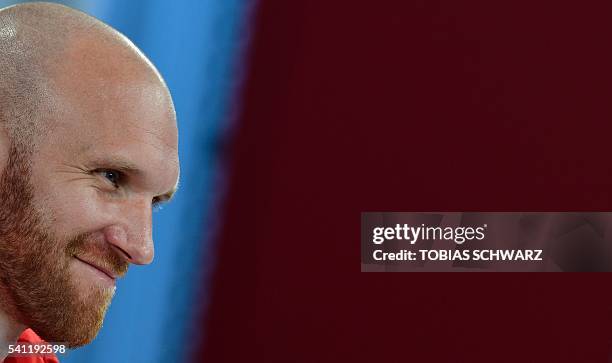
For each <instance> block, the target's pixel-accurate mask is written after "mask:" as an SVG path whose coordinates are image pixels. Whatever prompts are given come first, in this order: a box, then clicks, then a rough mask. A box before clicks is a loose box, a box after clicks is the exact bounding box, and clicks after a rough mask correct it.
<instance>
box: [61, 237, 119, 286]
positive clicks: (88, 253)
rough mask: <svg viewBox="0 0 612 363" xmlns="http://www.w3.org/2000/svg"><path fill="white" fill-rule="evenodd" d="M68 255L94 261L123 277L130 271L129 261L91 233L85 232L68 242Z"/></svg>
mask: <svg viewBox="0 0 612 363" xmlns="http://www.w3.org/2000/svg"><path fill="white" fill-rule="evenodd" d="M66 254H67V255H68V257H74V256H77V257H79V258H80V259H82V260H85V261H88V262H90V263H93V264H95V265H97V266H99V267H102V268H104V269H106V270H108V271H111V272H113V273H114V274H115V276H117V277H118V278H121V277H123V276H125V274H126V273H127V271H128V268H129V263H128V262H127V261H125V259H123V258H122V257H121V256H119V254H117V252H115V251H114V250H113V249H112V248H111V247H110V246H109V245H108V244H107V243H104V242H100V241H97V240H96V239H95V238H93V236H92V235H91V234H90V233H83V234H80V235H78V236H76V237H75V238H73V239H71V240H70V242H68V247H67V248H66Z"/></svg>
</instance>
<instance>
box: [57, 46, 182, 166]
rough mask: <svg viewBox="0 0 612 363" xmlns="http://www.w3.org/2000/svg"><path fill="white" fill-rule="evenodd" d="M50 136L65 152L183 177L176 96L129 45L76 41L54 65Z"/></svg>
mask: <svg viewBox="0 0 612 363" xmlns="http://www.w3.org/2000/svg"><path fill="white" fill-rule="evenodd" d="M51 84H52V89H53V93H54V97H53V98H54V106H53V109H54V112H52V114H51V115H49V116H48V117H49V118H50V120H47V121H48V123H49V124H50V125H51V126H50V129H51V130H52V131H51V132H50V133H49V137H50V138H51V139H53V140H54V141H55V142H57V143H60V145H62V149H63V152H64V153H68V152H69V153H71V155H78V156H81V157H84V158H85V157H87V158H94V159H101V158H104V157H111V156H112V157H113V158H114V159H123V160H126V161H129V162H130V163H132V164H135V165H137V166H139V168H140V169H142V170H147V169H148V170H151V171H156V172H158V171H159V170H167V171H168V173H169V174H178V153H177V143H178V140H177V139H178V133H177V128H176V119H175V114H174V107H173V105H172V100H171V98H170V95H169V93H168V91H167V89H166V87H165V85H164V84H163V81H162V80H161V78H160V77H159V75H158V74H157V72H156V71H155V70H154V69H153V68H152V67H151V66H150V64H149V63H148V61H146V59H144V58H142V57H140V56H139V54H138V53H136V52H135V51H134V49H132V48H130V47H128V46H126V45H125V44H123V45H122V44H119V45H117V44H116V42H115V43H113V44H109V43H107V42H106V41H105V40H104V39H103V40H101V41H97V42H96V41H95V39H87V38H84V39H75V40H74V41H71V42H70V43H69V45H68V46H67V48H66V51H65V52H64V53H63V54H62V56H61V58H60V59H59V60H58V62H57V64H55V65H54V66H53V72H52V76H51Z"/></svg>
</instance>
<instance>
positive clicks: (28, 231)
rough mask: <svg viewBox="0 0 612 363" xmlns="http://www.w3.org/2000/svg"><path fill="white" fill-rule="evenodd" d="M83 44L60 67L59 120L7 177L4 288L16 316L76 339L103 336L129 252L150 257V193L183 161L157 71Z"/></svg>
mask: <svg viewBox="0 0 612 363" xmlns="http://www.w3.org/2000/svg"><path fill="white" fill-rule="evenodd" d="M82 45H83V44H79V43H78V42H76V43H75V44H74V47H73V49H69V50H67V52H66V54H67V56H66V59H65V62H64V64H65V67H66V68H67V69H69V70H70V72H67V73H66V72H62V69H58V71H57V72H56V76H55V78H54V87H55V89H56V90H57V102H56V107H55V110H54V112H53V113H51V114H49V115H46V116H45V117H48V118H49V124H50V125H53V126H52V127H51V129H50V130H49V132H48V133H47V134H46V135H44V136H43V137H42V138H41V139H40V141H41V142H40V144H39V145H38V146H37V148H36V149H35V150H34V151H33V152H31V153H30V152H29V151H28V150H27V149H26V150H23V148H21V149H20V148H13V149H12V150H11V152H10V157H9V160H8V162H7V166H6V167H5V169H4V172H3V177H2V179H0V188H1V189H0V203H2V205H3V208H4V210H2V211H0V276H1V277H0V279H1V280H0V281H1V284H2V289H0V291H4V294H5V295H8V296H5V299H9V301H10V302H11V304H12V305H13V306H14V315H16V316H15V318H16V319H17V320H18V321H20V322H22V323H23V324H25V325H27V326H29V327H32V328H33V329H34V330H35V331H36V332H37V333H38V334H39V335H41V336H42V337H43V338H44V339H45V340H47V341H55V342H65V343H67V344H68V345H70V346H80V345H83V344H86V343H88V342H90V341H91V340H92V339H93V338H94V337H95V335H96V334H97V332H98V330H99V329H100V327H101V324H102V320H103V318H104V314H105V311H106V309H107V307H108V304H109V303H110V299H111V298H112V296H113V293H114V290H115V278H117V277H121V276H123V275H124V274H125V273H126V271H127V267H128V264H129V263H134V264H148V263H150V262H151V261H152V259H153V241H152V237H151V213H152V204H153V203H155V202H157V201H163V200H165V199H168V198H169V197H170V196H171V194H172V192H173V190H174V189H175V187H176V183H177V180H178V172H179V171H178V155H177V130H176V124H175V120H174V113H173V108H172V104H171V101H170V99H169V96H168V94H167V93H166V91H165V90H164V88H163V87H162V86H161V84H160V83H159V80H158V79H156V78H155V77H151V74H150V72H149V73H147V72H144V71H142V69H139V68H138V66H137V65H134V64H132V63H129V59H122V55H121V53H119V54H116V53H115V54H114V57H109V54H104V52H106V51H107V50H105V49H104V48H103V47H100V48H99V49H98V51H99V52H100V53H101V54H95V52H92V51H91V50H89V51H88V52H86V53H85V54H87V57H91V59H85V61H84V60H83V58H84V56H83V53H82V52H80V48H79V47H80V46H82ZM74 74H78V75H79V77H77V78H74V77H73V76H72V75H74Z"/></svg>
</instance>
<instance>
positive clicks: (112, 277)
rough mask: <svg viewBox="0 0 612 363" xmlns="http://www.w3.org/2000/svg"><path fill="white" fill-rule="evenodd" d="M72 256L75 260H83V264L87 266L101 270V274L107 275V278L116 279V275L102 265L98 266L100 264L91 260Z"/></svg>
mask: <svg viewBox="0 0 612 363" xmlns="http://www.w3.org/2000/svg"><path fill="white" fill-rule="evenodd" d="M73 257H74V258H76V259H77V260H79V261H81V262H83V263H84V264H86V265H89V266H91V267H93V268H95V269H96V270H98V271H100V272H102V273H103V274H105V275H106V276H108V278H109V279H111V280H113V281H114V280H116V279H117V276H116V275H115V274H114V273H112V272H111V271H109V270H107V269H105V268H103V267H100V266H98V265H96V264H93V263H91V262H88V261H85V260H83V259H81V258H79V257H78V256H73Z"/></svg>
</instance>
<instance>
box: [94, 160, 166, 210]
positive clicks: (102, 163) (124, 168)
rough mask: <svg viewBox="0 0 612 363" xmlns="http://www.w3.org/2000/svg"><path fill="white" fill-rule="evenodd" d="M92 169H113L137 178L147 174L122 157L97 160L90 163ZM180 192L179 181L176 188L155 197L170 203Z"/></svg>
mask: <svg viewBox="0 0 612 363" xmlns="http://www.w3.org/2000/svg"><path fill="white" fill-rule="evenodd" d="M88 164H89V165H90V166H91V167H92V168H95V169H113V170H117V171H119V172H121V173H124V174H131V175H137V176H143V175H144V174H145V173H144V171H142V170H141V169H140V168H139V167H138V166H137V165H136V164H134V163H133V162H131V161H129V160H125V159H123V158H120V157H115V156H107V157H103V158H96V159H94V160H92V161H90V162H89V163H88ZM177 190H178V181H177V182H176V184H175V185H174V187H173V188H172V189H171V190H170V191H168V192H166V193H164V194H161V195H157V196H155V198H157V199H158V200H159V201H160V202H168V201H170V200H171V199H172V197H174V194H175V193H176V191H177Z"/></svg>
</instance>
